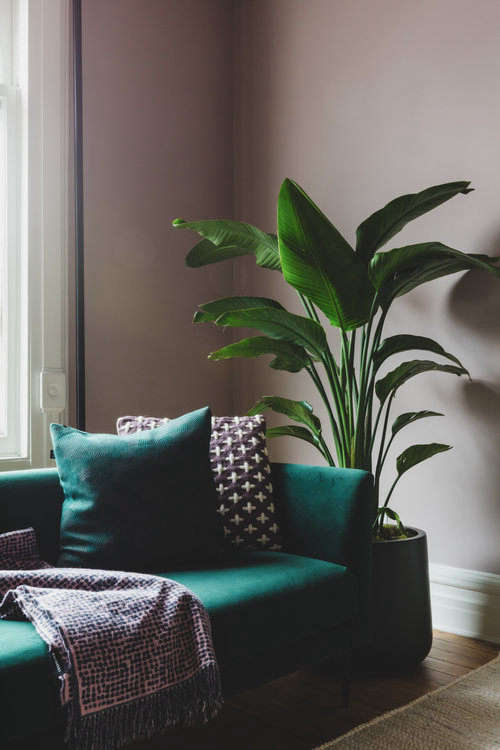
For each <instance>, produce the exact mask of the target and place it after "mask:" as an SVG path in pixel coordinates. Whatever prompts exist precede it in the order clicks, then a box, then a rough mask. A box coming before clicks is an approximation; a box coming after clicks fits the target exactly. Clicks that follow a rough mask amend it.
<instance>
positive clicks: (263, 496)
mask: <svg viewBox="0 0 500 750" xmlns="http://www.w3.org/2000/svg"><path fill="white" fill-rule="evenodd" d="M210 464H211V467H212V473H213V477H214V481H215V488H216V490H217V494H218V498H219V505H218V508H217V512H218V513H219V515H220V516H221V518H222V522H223V525H224V535H225V537H226V539H227V540H228V541H230V542H231V543H232V544H234V545H235V546H236V547H238V548H239V549H273V550H280V549H281V539H280V533H279V527H278V524H277V518H276V506H275V503H274V499H273V485H272V479H271V465H270V463H269V456H268V452H267V445H266V422H265V420H264V417H263V416H262V414H257V415H255V416H254V417H212V436H211V439H210Z"/></svg>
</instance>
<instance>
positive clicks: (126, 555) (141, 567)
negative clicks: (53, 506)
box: [51, 408, 222, 571]
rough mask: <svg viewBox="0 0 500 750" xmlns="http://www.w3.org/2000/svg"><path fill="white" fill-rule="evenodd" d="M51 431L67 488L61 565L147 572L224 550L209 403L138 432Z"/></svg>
mask: <svg viewBox="0 0 500 750" xmlns="http://www.w3.org/2000/svg"><path fill="white" fill-rule="evenodd" d="M51 432H52V439H53V443H54V453H55V456H56V461H57V468H58V470H59V476H60V479H61V484H62V486H63V489H64V495H65V498H64V503H63V507H62V516H61V537H60V551H59V557H58V565H59V566H61V567H80V568H82V567H83V568H104V569H111V570H135V571H148V570H154V569H162V568H163V569H165V567H166V566H167V565H168V563H169V561H174V560H175V561H182V562H183V561H186V560H189V561H191V560H202V559H210V558H213V557H215V556H216V555H217V554H218V550H219V549H220V546H221V542H222V533H221V532H220V530H219V525H218V519H217V517H216V515H215V513H214V511H213V508H214V507H215V503H216V495H215V488H214V484H213V481H212V475H211V471H210V464H209V444H210V433H211V413H210V409H208V408H204V409H198V410H197V411H194V412H191V413H190V414H185V415H183V416H182V417H178V418H177V419H172V420H171V421H170V422H168V423H167V424H166V425H164V426H162V427H158V428H157V429H156V430H151V431H149V432H138V433H136V434H133V435H125V436H118V435H101V434H92V433H88V432H81V431H80V430H75V429H73V428H72V427H64V426H62V425H51Z"/></svg>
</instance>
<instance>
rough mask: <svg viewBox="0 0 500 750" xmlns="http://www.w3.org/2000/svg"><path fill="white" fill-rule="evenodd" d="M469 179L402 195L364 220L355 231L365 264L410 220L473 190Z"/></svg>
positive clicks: (360, 254)
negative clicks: (459, 194)
mask: <svg viewBox="0 0 500 750" xmlns="http://www.w3.org/2000/svg"><path fill="white" fill-rule="evenodd" d="M469 185H470V182H448V183H446V184H444V185H435V186H434V187H430V188H427V189H426V190H422V191H421V192H420V193H410V194H409V195H401V196H400V197H399V198H395V199H394V200H392V201H391V202H390V203H387V205H385V206H384V207H383V208H381V209H380V210H379V211H376V212H375V213H374V214H372V215H371V216H369V217H368V219H365V221H363V223H362V224H360V225H359V227H358V229H357V232H356V239H357V242H356V252H357V253H358V255H359V256H360V258H362V259H363V260H364V261H365V263H368V261H369V260H370V259H371V257H372V256H373V254H374V253H375V251H376V250H378V248H379V247H382V245H385V243H386V242H388V241H389V240H390V239H391V237H394V235H395V234H397V233H398V232H399V231H400V230H401V229H403V227H404V226H405V225H406V224H408V222H409V221H412V220H413V219H416V218H418V217H419V216H422V214H425V213H427V211H431V210H432V209H433V208H436V206H439V205H440V204H441V203H444V202H445V201H447V200H449V199H450V198H453V196H455V195H458V193H464V194H465V193H470V192H471V189H470V188H469Z"/></svg>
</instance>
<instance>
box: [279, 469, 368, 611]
mask: <svg viewBox="0 0 500 750" xmlns="http://www.w3.org/2000/svg"><path fill="white" fill-rule="evenodd" d="M272 471H273V484H274V491H275V495H276V498H277V500H278V502H279V511H280V519H281V526H282V533H283V539H284V545H283V546H284V549H285V551H286V552H291V553H293V554H297V555H304V556H307V557H316V558H319V559H321V560H327V561H328V562H335V563H339V564H340V565H345V566H346V567H347V568H349V570H351V571H352V572H353V573H355V574H356V576H357V578H358V585H359V594H360V612H361V615H362V619H363V620H365V619H366V615H367V613H368V604H369V591H370V580H371V552H372V550H371V547H372V542H371V531H372V524H373V520H374V517H375V495H374V491H373V477H372V476H371V474H369V473H368V472H366V471H361V470H359V469H337V468H332V467H331V466H306V465H303V464H279V463H278V464H276V463H275V464H272Z"/></svg>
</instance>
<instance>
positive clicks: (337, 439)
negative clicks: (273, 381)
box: [306, 360, 343, 463]
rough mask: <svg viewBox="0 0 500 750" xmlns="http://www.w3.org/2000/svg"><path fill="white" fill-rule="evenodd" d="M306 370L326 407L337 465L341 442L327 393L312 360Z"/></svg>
mask: <svg viewBox="0 0 500 750" xmlns="http://www.w3.org/2000/svg"><path fill="white" fill-rule="evenodd" d="M306 369H307V372H308V373H309V375H310V377H311V379H312V381H313V383H314V385H315V386H316V388H317V390H318V393H319V395H320V396H321V399H322V401H323V403H324V405H325V407H326V410H327V412H328V416H329V418H330V425H331V428H332V433H333V439H334V442H335V450H336V452H337V457H338V460H339V463H342V458H343V454H342V441H341V439H340V434H339V428H338V425H337V422H336V420H335V415H334V413H333V410H332V407H331V405H330V401H329V399H328V396H327V393H326V391H325V388H324V386H323V383H322V382H321V378H320V376H319V374H318V371H317V370H316V368H315V366H314V363H313V361H312V360H310V362H309V365H308V366H307V367H306ZM332 460H333V459H332Z"/></svg>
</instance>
